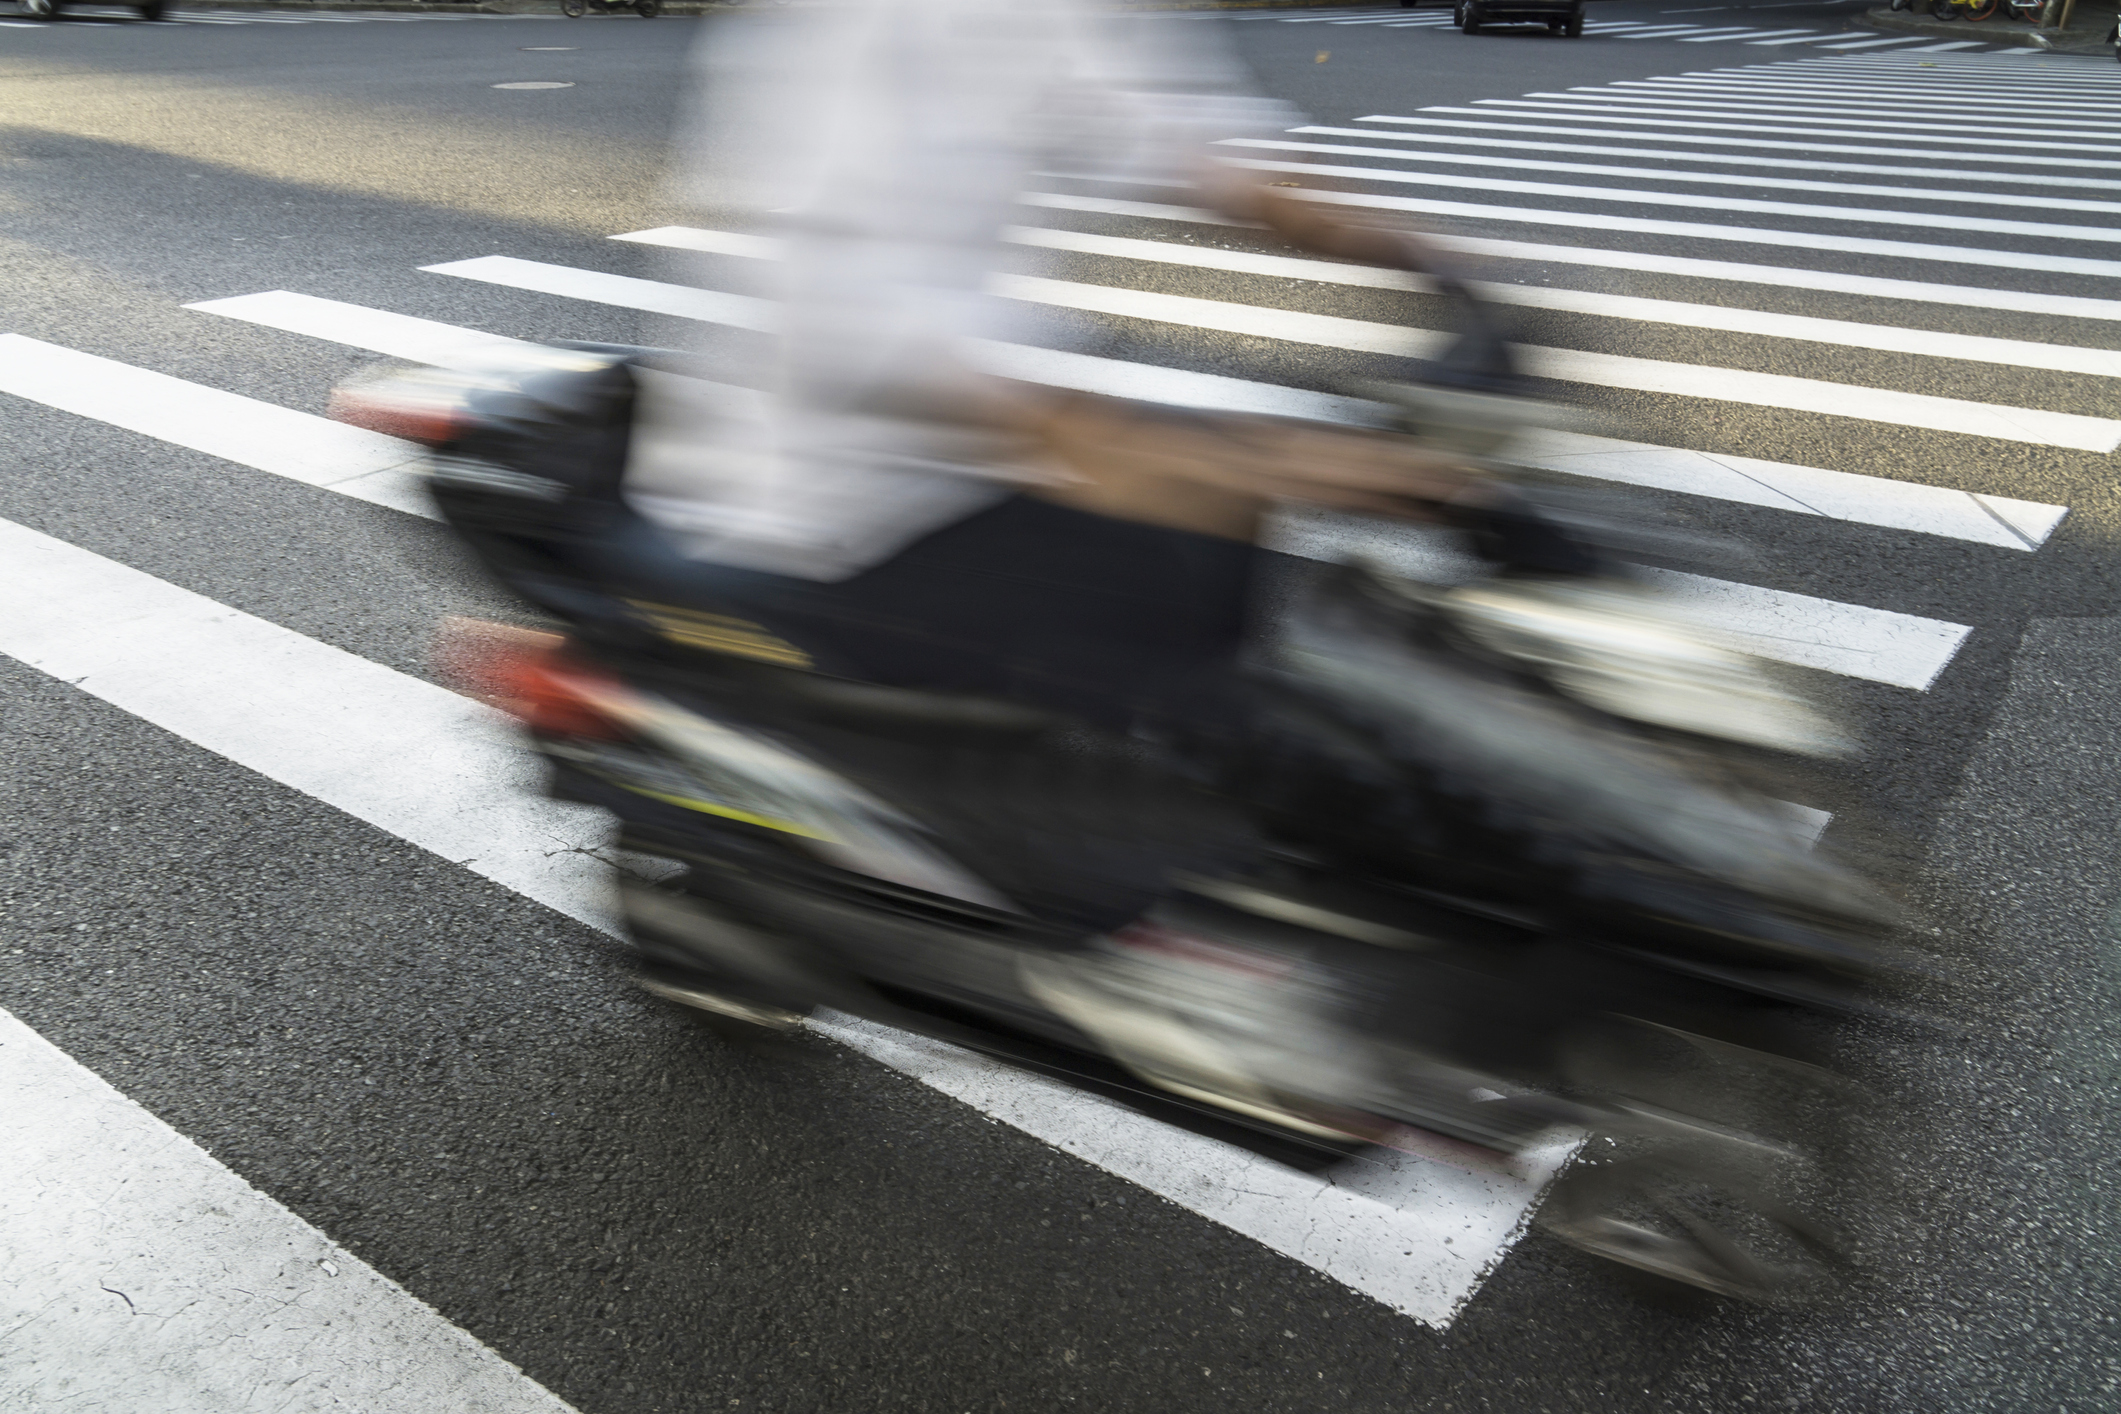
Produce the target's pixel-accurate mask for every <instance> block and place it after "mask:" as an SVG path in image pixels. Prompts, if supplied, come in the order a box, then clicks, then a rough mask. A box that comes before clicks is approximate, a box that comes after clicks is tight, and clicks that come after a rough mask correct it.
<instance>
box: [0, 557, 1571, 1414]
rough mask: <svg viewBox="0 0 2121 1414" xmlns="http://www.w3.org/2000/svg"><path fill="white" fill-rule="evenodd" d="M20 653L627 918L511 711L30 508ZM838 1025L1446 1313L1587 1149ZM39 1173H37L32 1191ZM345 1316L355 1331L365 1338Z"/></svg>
mask: <svg viewBox="0 0 2121 1414" xmlns="http://www.w3.org/2000/svg"><path fill="white" fill-rule="evenodd" d="M0 652H5V653H7V654H8V655H9V656H11V657H15V658H18V659H21V660H22V661H24V662H26V663H28V664H30V665H31V666H33V667H36V668H38V669H40V670H41V671H43V672H46V673H49V674H51V675H52V676H54V677H56V678H59V679H60V680H62V681H66V682H70V683H73V684H74V685H76V686H77V687H79V688H80V690H81V691H83V692H85V693H87V694H89V695H90V696H93V697H96V698H99V699H100V700H102V701H105V702H108V703H110V704H111V705H112V706H115V707H117V708H119V709H120V710H122V711H126V712H130V713H132V714H133V715H135V716H138V717H141V718H142V719H144V720H146V721H148V722H150V723H152V724H154V725H156V726H158V727H161V728H162V729H163V730H165V731H168V732H171V733H172V734H174V735H176V736H178V737H181V738H183V739H184V740H187V741H190V742H192V743H194V744H196V745H198V746H201V747H204V748H205V749H206V750H208V751H211V752H214V753H215V754H216V755H219V756H222V757H225V758H226V759H228V760H230V761H233V762H234V763H235V764H237V765H239V766H242V767H244V768H246V769H248V770H251V771H255V772H257V773H258V774H260V775H263V776H265V777H267V778H269V779H271V780H274V781H278V782H279V783H281V784H282V785H286V786H288V787H290V788H292V789H294V790H298V791H301V792H303V793H304V794H306V795H309V796H311V797H313V798H315V799H317V800H319V801H321V802H322V803H324V804H326V805H329V806H331V807H333V808H335V809H338V810H341V811H343V812H345V813H347V814H349V815H352V816H354V817H355V818H356V819H360V820H363V821H366V822H367V823H369V824H371V825H374V826H376V827H377V828H379V829H382V830H385V831H387V832H389V833H391V834H393V835H396V836H397V837H398V838H400V839H403V840H405V841H406V842H408V843H410V844H412V845H415V846H417V847H419V848H421V849H425V850H429V851H431V852H433V853H435V854H438V855H440V856H441V857H442V858H445V859H450V860H454V861H457V862H459V863H462V864H464V865H465V867H468V868H471V869H472V870H473V871H474V872H476V873H479V874H481V875H483V876H484V877H486V878H489V879H493V880H494V881H495V882H497V883H500V884H502V885H504V886H505V887H508V888H511V889H514V890H516V891H517V892H519V893H522V894H524V895H526V896H527V897H529V898H532V899H534V900H536V901H537V902H539V903H542V904H544V905H545V906H546V907H548V908H552V909H554V910H556V911H557V912H560V913H563V914H566V915H567V916H569V917H571V918H576V919H579V920H581V921H582V922H585V923H588V924H590V925H591V926H594V927H600V928H603V929H605V930H606V931H610V930H611V924H612V918H611V915H612V911H613V910H612V900H611V898H610V884H609V876H608V870H607V869H606V867H605V866H604V865H602V864H600V863H598V862H597V861H596V860H595V859H594V858H593V857H592V855H591V853H590V851H596V850H601V849H603V848H604V847H605V846H606V845H608V835H609V833H610V829H609V825H608V823H607V821H606V817H604V816H603V814H602V813H601V812H599V811H594V810H589V809H586V808H584V807H580V806H565V805H560V804H558V803H556V802H553V801H549V800H545V799H543V798H541V797H540V796H539V795H538V794H536V792H537V790H538V789H539V785H540V781H541V778H542V774H543V773H542V768H541V767H540V766H539V765H538V764H537V763H536V761H535V760H534V759H533V758H532V757H530V755H529V754H528V753H526V752H524V751H522V750H521V749H520V748H519V747H518V746H517V745H515V744H514V743H513V742H512V741H510V740H508V739H507V738H506V737H505V736H504V733H503V731H502V730H501V729H500V725H499V721H498V717H497V714H495V713H493V712H492V711H491V710H490V709H487V708H485V707H481V706H479V705H478V704H477V703H474V702H472V701H471V700H469V699H468V698H464V697H460V696H458V695H457V694H455V693H452V692H449V691H447V690H446V689H444V688H440V687H436V686H434V685H433V684H431V683H427V682H423V681H421V680H419V679H417V678H412V677H408V676H406V675H404V674H402V673H398V672H395V671H393V670H391V669H389V668H385V667H383V666H381V665H380V664H376V663H371V662H368V661H367V660H365V659H361V658H356V657H354V656H353V655H352V654H349V653H344V652H342V651H341V650H339V649H337V648H332V647H330V646H328V645H326V644H322V643H318V642H316V641H315V640H313V639H309V638H305V637H303V636H302V635H300V634H297V633H294V632H292V631H291V630H288V629H285V628H281V627H279V626H278V625H275V624H270V623H267V622H265V621H264V620H261V619H256V618H252V617H251V616H250V615H248V614H243V613H240V612H238V611H236V610H233V609H230V608H228V607H227V606H225V605H222V604H218V603H215V602H214V601H212V600H210V599H206V598H203V597H201V596H199V595H196V594H193V593H191V592H190V591H188V590H184V589H180V588H178V587H177V586H175V585H172V584H168V583H165V582H163V581H161V580H158V579H155V578H153V577H151V576H149V575H145V574H142V573H140V572H139V571H137V570H133V569H129V568H127V567H126V566H123V565H120V564H117V563H115V562H113V561H110V560H106V559H104V558H102V557H101V556H98V555H94V554H91V553H89V552H88V551H85V550H80V549H77V548H75V547H74V546H71V545H67V544H65V543H63V542H61V541H58V540H54V539H52V538H51V537H49V536H45V535H40V534H38V533H37V532H35V531H32V530H28V529H26V528H25V527H22V526H17V525H13V524H11V523H7V522H0ZM820 1022H821V1024H820V1025H819V1029H820V1030H822V1031H823V1032H824V1033H825V1034H827V1035H831V1036H835V1037H837V1038H838V1039H840V1040H842V1041H843V1042H844V1043H845V1044H847V1045H849V1046H850V1047H852V1048H854V1049H857V1050H860V1051H863V1052H864V1053H866V1054H869V1055H871V1056H872V1057H874V1058H876V1059H878V1060H880V1061H882V1062H883V1063H884V1064H886V1065H889V1066H891V1067H892V1068H893V1069H896V1070H898V1071H900V1072H901V1073H903V1074H907V1075H910V1076H911V1077H913V1078H914V1079H916V1080H919V1081H921V1082H922V1083H924V1084H928V1085H930V1086H932V1087H933V1088H935V1089H937V1090H940V1091H942V1092H943V1093H944V1094H947V1095H951V1096H953V1097H955V1098H957V1099H960V1100H963V1101H965V1102H966V1103H968V1104H971V1105H974V1106H975V1107H977V1108H979V1109H980V1110H981V1111H983V1112H984V1113H986V1114H988V1115H991V1116H992V1117H994V1118H996V1119H999V1120H1002V1121H1003V1122H1005V1123H1008V1124H1010V1125H1012V1126H1014V1127H1016V1128H1018V1129H1021V1130H1023V1131H1025V1132H1027V1133H1029V1134H1032V1135H1033V1136H1035V1137H1037V1138H1040V1139H1042V1140H1045V1141H1046V1142H1048V1143H1052V1144H1055V1145H1056V1146H1058V1147H1060V1148H1063V1149H1065V1150H1067V1151H1068V1152H1069V1153H1071V1154H1074V1155H1075V1156H1076V1157H1078V1158H1080V1159H1083V1160H1085V1161H1086V1162H1089V1163H1091V1164H1094V1165H1096V1166H1098V1167H1100V1168H1103V1169H1105V1170H1107V1171H1108V1172H1111V1173H1114V1174H1117V1175H1118V1176H1120V1177H1122V1178H1126V1179H1129V1180H1130V1181H1132V1182H1135V1183H1137V1184H1140V1185H1141V1186H1143V1187H1145V1188H1147V1189H1149V1190H1150V1191H1151V1192H1154V1193H1156V1194H1158V1195H1159V1196H1161V1197H1164V1198H1167V1199H1169V1200H1170V1201H1172V1202H1174V1203H1177V1204H1179V1205H1181V1206H1182V1207H1185V1208H1188V1209H1190V1210H1191V1211H1193V1212H1195V1213H1197V1214H1199V1215H1200V1216H1202V1217H1205V1218H1207V1219H1209V1220H1210V1221H1213V1222H1216V1223H1219V1224H1221V1225H1222V1226H1224V1227H1227V1228H1229V1229H1231V1230H1233V1231H1236V1232H1238V1233H1241V1234H1243V1235H1244V1236H1247V1237H1250V1238H1252V1239H1253V1240H1254V1241H1256V1242H1259V1243H1261V1244H1262V1245H1264V1246H1266V1247H1268V1248H1270V1249H1272V1250H1274V1251H1277V1252H1280V1253H1282V1254H1283V1255H1285V1256H1289V1257H1293V1258H1294V1259H1296V1260H1297V1261H1300V1262H1302V1263H1304V1264H1305V1265H1307V1266H1309V1267H1311V1268H1313V1269H1314V1270H1317V1271H1320V1272H1322V1273H1324V1274H1325V1275H1327V1276H1329V1277H1331V1278H1333V1279H1334V1280H1336V1281H1338V1282H1341V1283H1342V1284H1344V1285H1346V1286H1349V1287H1351V1288H1353V1289H1354V1290H1357V1291H1361V1292H1363V1293H1364V1294H1366V1295H1369V1296H1371V1297H1373V1298H1375V1299H1376V1300H1378V1301H1380V1302H1383V1303H1384V1304H1385V1305H1388V1306H1390V1307H1392V1308H1393V1309H1395V1310H1398V1311H1401V1312H1403V1313H1404V1314H1406V1315H1409V1316H1412V1317H1414V1318H1415V1319H1417V1320H1420V1321H1423V1322H1425V1323H1427V1324H1429V1325H1432V1326H1435V1327H1438V1328H1443V1327H1447V1326H1448V1325H1449V1324H1450V1323H1451V1320H1452V1319H1453V1317H1454V1316H1455V1315H1456V1314H1457V1313H1458V1311H1459V1309H1460V1308H1461V1307H1462V1306H1463V1305H1464V1304H1465V1302H1466V1301H1467V1300H1468V1299H1469V1298H1470V1297H1471V1296H1472V1294H1473V1293H1474V1291H1475V1290H1477V1289H1478V1287H1479V1286H1480V1284H1481V1282H1482V1281H1483V1280H1485V1278H1486V1277H1487V1276H1488V1274H1489V1273H1490V1272H1491V1271H1492V1270H1493V1269H1494V1267H1495V1265H1496V1264H1497V1263H1498V1262H1499V1261H1500V1260H1501V1259H1502V1257H1503V1255H1504V1254H1505V1253H1506V1252H1507V1251H1508V1249H1509V1248H1510V1246H1511V1245H1513V1244H1514V1243H1515V1242H1516V1240H1517V1238H1518V1237H1519V1236H1521V1235H1522V1233H1523V1231H1524V1226H1525V1223H1526V1220H1527V1219H1528V1217H1529V1215H1530V1211H1531V1207H1532V1205H1533V1203H1534V1202H1535V1201H1536V1199H1537V1197H1538V1194H1539V1191H1540V1189H1541V1188H1542V1187H1543V1186H1544V1184H1545V1181H1546V1180H1547V1179H1548V1178H1549V1177H1551V1175H1552V1173H1553V1172H1554V1170H1555V1169H1556V1168H1557V1167H1558V1166H1559V1164H1560V1163H1561V1162H1563V1161H1564V1160H1565V1158H1566V1150H1565V1149H1554V1150H1549V1151H1546V1152H1544V1153H1543V1154H1541V1155H1540V1156H1538V1157H1537V1159H1536V1160H1535V1161H1534V1162H1533V1163H1532V1164H1531V1165H1530V1166H1529V1167H1530V1170H1531V1176H1530V1177H1527V1178H1521V1179H1520V1178H1509V1177H1504V1176H1500V1175H1487V1174H1479V1175H1476V1174H1470V1173H1465V1172H1462V1171H1460V1170H1457V1169H1453V1168H1449V1167H1446V1166H1444V1165H1441V1164H1436V1163H1429V1162H1424V1161H1422V1160H1418V1159H1413V1158H1409V1157H1406V1156H1402V1155H1396V1154H1386V1155H1383V1156H1381V1157H1380V1158H1379V1161H1378V1162H1376V1163H1373V1164H1370V1165H1367V1166H1364V1167H1362V1168H1360V1169H1359V1170H1358V1171H1356V1172H1354V1173H1351V1174H1344V1175H1341V1176H1339V1177H1338V1178H1337V1179H1322V1178H1319V1177H1315V1176H1311V1175H1306V1174H1300V1173H1297V1172H1296V1171H1294V1170H1291V1169H1284V1168H1282V1167H1280V1166H1279V1165H1275V1164H1271V1163H1268V1162H1266V1161H1265V1160H1262V1159H1259V1158H1258V1157H1256V1156H1254V1155H1252V1154H1249V1153H1247V1152H1245V1151H1243V1150H1240V1149H1236V1148H1234V1147H1232V1146H1229V1145H1225V1144H1222V1143H1219V1142H1217V1141H1215V1140H1211V1139H1203V1138H1200V1137H1198V1136H1194V1135H1188V1134H1185V1133H1183V1132H1182V1131H1177V1130H1173V1129H1170V1128H1168V1127H1167V1126H1164V1125H1161V1124H1157V1123H1155V1122H1154V1121H1150V1120H1145V1119H1140V1118H1139V1117H1137V1116H1135V1115H1133V1114H1132V1112H1130V1111H1125V1110H1120V1109H1118V1108H1116V1107H1115V1106H1112V1105H1110V1104H1108V1103H1106V1102H1104V1101H1102V1100H1098V1099H1094V1098H1092V1097H1090V1096H1088V1095H1084V1094H1082V1093H1080V1092H1077V1091H1074V1090H1072V1089H1069V1088H1067V1087H1064V1086H1060V1085H1056V1084H1053V1083H1051V1082H1048V1081H1044V1080H1041V1079H1039V1078H1037V1077H1034V1076H1031V1075H1028V1074H1026V1073H1024V1072H1021V1071H1017V1070H1014V1069H1011V1068H1008V1067H1004V1066H1000V1065H995V1064H992V1063H989V1062H985V1061H982V1060H980V1059H979V1058H977V1057H973V1056H970V1055H967V1054H964V1053H961V1052H955V1051H953V1050H951V1049H950V1048H948V1047H944V1046H941V1045H938V1044H936V1043H933V1042H928V1041H924V1040H921V1039H918V1038H915V1037H911V1036H901V1035H898V1034H896V1033H892V1032H889V1031H886V1030H884V1029H883V1028H881V1027H876V1026H873V1025H869V1024H867V1023H863V1022H858V1021H853V1020H851V1019H844V1018H832V1017H825V1018H821V1019H820ZM102 1178H103V1183H102V1184H101V1186H100V1187H99V1188H98V1189H95V1190H91V1191H104V1190H107V1189H108V1188H109V1187H110V1184H109V1179H110V1175H109V1174H108V1173H107V1172H106V1173H105V1174H104V1175H103V1176H102ZM36 1182H37V1176H36V1175H32V1176H31V1177H30V1178H28V1179H26V1180H25V1184H24V1186H25V1187H29V1188H32V1191H33V1190H34V1184H35V1183H36ZM4 1196H5V1195H0V1199H4ZM118 1206H122V1203H119V1204H118ZM150 1230H152V1229H150ZM59 1235H60V1234H55V1236H59ZM298 1250H299V1249H298ZM302 1255H303V1256H304V1257H305V1258H307V1256H308V1254H307V1252H303V1254H302ZM334 1260H336V1258H334ZM342 1279H343V1277H342ZM268 1289H270V1288H268ZM96 1294H98V1295H101V1294H102V1293H100V1292H98V1293H96ZM106 1299H109V1298H106ZM112 1304H113V1305H116V1304H118V1303H117V1302H116V1301H115V1300H113V1301H112ZM340 1330H341V1333H340V1335H339V1337H338V1338H340V1339H343V1338H345V1336H346V1335H350V1334H353V1333H354V1332H353V1331H352V1330H348V1329H344V1328H340ZM379 1373H387V1371H385V1372H379ZM122 1402H123V1403H124V1404H125V1407H128V1408H131V1407H145V1406H142V1405H141V1404H140V1402H139V1401H138V1400H124V1401H122ZM235 1402H240V1401H221V1402H217V1403H215V1404H213V1405H211V1406H204V1405H202V1406H199V1414H205V1409H206V1408H207V1407H211V1408H214V1409H219V1408H223V1407H229V1406H230V1405H231V1404H232V1403H235ZM358 1402H361V1403H363V1405H364V1407H369V1406H373V1407H382V1405H383V1404H386V1403H390V1404H392V1407H396V1405H397V1404H402V1403H403V1401H402V1400H399V1401H396V1402H395V1403H393V1401H391V1400H390V1399H387V1398H384V1397H382V1396H379V1397H378V1398H377V1399H376V1400H373V1401H358ZM413 1403H414V1404H417V1405H418V1406H419V1407H420V1408H423V1409H427V1408H432V1409H452V1410H454V1409H479V1410H493V1411H496V1414H498V1411H503V1410H508V1409H510V1408H511V1406H508V1405H505V1404H502V1403H498V1402H494V1403H489V1404H486V1405H473V1404H467V1403H465V1402H464V1401H463V1399H461V1398H455V1399H452V1398H447V1397H443V1398H434V1399H419V1398H416V1399H414V1401H413ZM150 1404H152V1406H153V1407H155V1408H178V1409H183V1408H184V1407H185V1406H182V1405H168V1404H162V1403H157V1402H153V1401H150ZM524 1407H529V1406H524ZM543 1407H544V1408H547V1409H553V1410H557V1409H559V1408H560V1407H561V1406H558V1405H557V1404H552V1405H547V1406H543Z"/></svg>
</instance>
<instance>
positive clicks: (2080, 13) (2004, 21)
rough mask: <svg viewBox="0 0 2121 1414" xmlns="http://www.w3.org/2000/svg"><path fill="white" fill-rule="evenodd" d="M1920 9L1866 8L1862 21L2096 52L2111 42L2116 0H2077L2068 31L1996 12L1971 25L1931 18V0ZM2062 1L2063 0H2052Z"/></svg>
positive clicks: (1895, 29) (1944, 35)
mask: <svg viewBox="0 0 2121 1414" xmlns="http://www.w3.org/2000/svg"><path fill="white" fill-rule="evenodd" d="M1918 3H1920V4H1921V5H1922V6H1923V8H1922V9H1920V10H1888V9H1887V8H1886V7H1885V6H1883V5H1880V6H1877V7H1876V8H1874V9H1871V10H1866V11H1865V12H1864V14H1863V23H1864V24H1866V25H1869V26H1870V27H1871V28H1872V29H1878V30H1886V31H1889V32H1891V33H1894V34H1928V35H1935V36H1936V37H1937V38H1939V39H1978V40H1980V41H1981V42H1982V43H1983V44H2024V45H2030V46H2031V47H2033V48H2035V49H2049V50H2053V51H2054V52H2055V53H2057V54H2084V53H2095V52H2097V51H2098V50H2099V49H2101V48H2103V47H2106V46H2107V45H2108V44H2110V42H2111V41H2110V40H2109V39H2108V36H2109V35H2111V34H2112V33H2113V30H2114V9H2115V6H2114V3H2113V0H2077V4H2076V8H2075V9H2073V10H2072V11H2071V12H2070V17H2069V28H2068V29H2066V30H2052V29H2034V28H2033V27H2032V26H2031V25H2028V24H2021V23H2019V22H2018V21H2016V20H2013V19H2008V18H2006V17H2004V16H2002V15H1997V16H1995V17H1994V18H1992V19H1987V20H1983V21H1981V22H1980V23H1979V24H1970V23H1968V22H1967V21H1965V20H1939V19H1933V18H1931V16H1930V14H1929V12H1928V0H1918ZM2053 3H2055V4H2060V3H2062V0H2053Z"/></svg>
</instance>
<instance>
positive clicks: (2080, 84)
mask: <svg viewBox="0 0 2121 1414" xmlns="http://www.w3.org/2000/svg"><path fill="white" fill-rule="evenodd" d="M1958 42H1959V43H1961V44H1968V43H1975V42H1976V41H1972V40H1961V41H1958ZM1925 52H1927V51H1925V50H1919V49H1906V50H1902V51H1901V52H1900V53H1898V54H1890V55H1887V54H1876V55H1857V56H1856V57H1855V58H1853V59H1850V60H1848V61H1847V62H1846V63H1843V62H1842V61H1841V60H1838V59H1802V60H1797V61H1794V62H1785V63H1781V64H1774V65H1768V66H1764V67H1762V68H1760V69H1759V70H1758V72H1759V73H1761V74H1763V75H1766V76H1769V77H1776V78H1784V77H1787V78H1796V79H1813V80H1834V81H1846V82H1858V83H1870V84H1878V85H1881V86H1884V85H1891V86H1894V87H1897V88H1900V89H1911V88H1912V89H1920V88H1924V87H1927V86H1929V85H1931V84H1948V85H1956V86H1959V87H1964V88H1970V89H1975V90H1979V91H1984V92H1993V93H2005V94H2016V95H2021V96H2025V97H2041V96H2056V95H2060V96H2064V97H2069V96H2090V95H2095V94H2100V93H2105V94H2109V95H2111V94H2112V93H2114V92H2115V91H2116V90H2117V88H2121V85H2116V84H2115V83H2114V82H2113V81H2112V80H2101V79H2094V78H2092V77H2090V76H2088V75H2087V74H2086V73H2085V72H2084V71H2083V70H2078V71H2077V72H2076V74H2075V75H2066V74H2063V73H2061V72H2059V71H2056V70H2047V71H2036V74H2037V76H2036V75H2035V74H2028V73H2026V72H2025V71H2024V70H2023V69H2020V68H2018V67H2016V66H2015V65H2012V66H2009V67H1999V66H1997V65H1996V64H1994V63H1991V62H1988V60H1989V59H1990V58H1993V57H1997V56H1992V55H1991V56H1983V58H1982V61H1981V62H1979V63H1953V62H1951V61H1950V60H1942V61H1940V60H1935V59H1919V60H1918V59H1913V58H1912V56H1913V55H1916V54H1920V53H1925ZM1955 57H1957V58H1961V59H1969V60H1970V59H1973V58H1974V57H1975V56H1973V55H1971V54H1967V55H1959V56H1955ZM1712 72H1713V71H1712Z"/></svg>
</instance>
